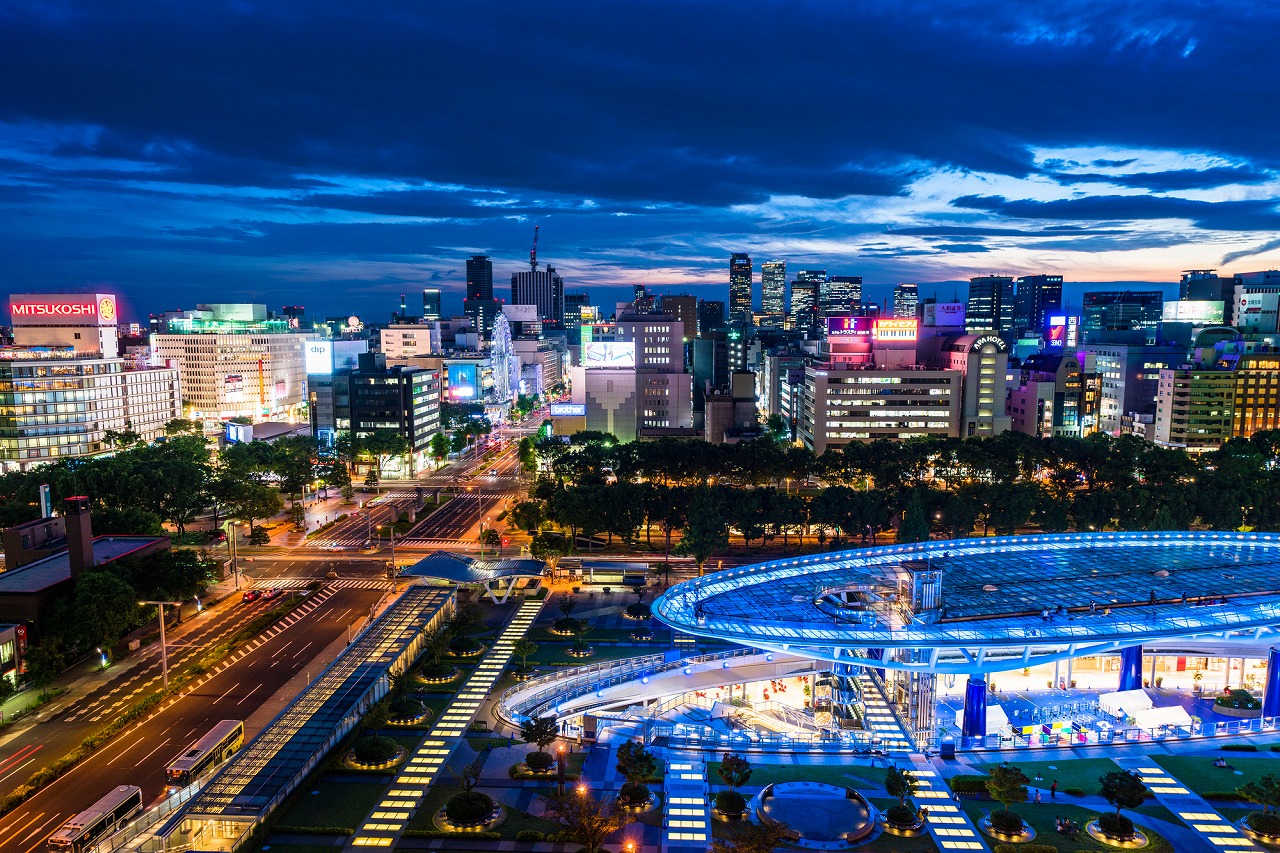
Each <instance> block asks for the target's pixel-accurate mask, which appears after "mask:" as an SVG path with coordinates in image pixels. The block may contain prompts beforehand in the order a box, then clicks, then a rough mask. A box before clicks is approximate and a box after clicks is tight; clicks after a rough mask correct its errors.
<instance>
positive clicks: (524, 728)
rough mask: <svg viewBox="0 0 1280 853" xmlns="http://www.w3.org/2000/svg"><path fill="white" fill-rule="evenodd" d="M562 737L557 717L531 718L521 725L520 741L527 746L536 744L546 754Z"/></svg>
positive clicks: (550, 715)
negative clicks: (547, 749)
mask: <svg viewBox="0 0 1280 853" xmlns="http://www.w3.org/2000/svg"><path fill="white" fill-rule="evenodd" d="M559 736H560V728H559V726H558V725H557V724H556V718H555V715H552V714H549V715H547V716H545V717H530V718H529V719H527V720H525V721H524V722H523V723H521V724H520V739H521V740H523V741H524V742H525V743H527V744H536V745H537V747H538V749H539V750H541V751H543V752H545V751H546V748H547V747H548V746H550V745H551V744H552V743H554V742H555V739H556V738H557V737H559Z"/></svg>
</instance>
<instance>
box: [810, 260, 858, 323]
mask: <svg viewBox="0 0 1280 853" xmlns="http://www.w3.org/2000/svg"><path fill="white" fill-rule="evenodd" d="M812 272H813V274H814V279H813V280H814V281H820V282H821V283H822V290H821V296H820V303H819V306H818V307H819V308H821V309H822V313H823V314H848V313H850V312H854V313H857V309H858V306H859V305H861V304H862V276H860V275H833V276H831V277H830V278H827V271H826V270H813V271H812ZM804 274H805V271H804V270H802V271H801V272H800V277H801V278H804ZM817 276H821V278H820V279H819V278H817Z"/></svg>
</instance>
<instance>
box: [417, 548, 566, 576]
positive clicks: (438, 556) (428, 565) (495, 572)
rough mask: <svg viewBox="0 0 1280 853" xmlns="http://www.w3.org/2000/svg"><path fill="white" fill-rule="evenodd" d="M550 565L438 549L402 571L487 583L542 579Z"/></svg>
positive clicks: (541, 562)
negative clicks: (495, 558)
mask: <svg viewBox="0 0 1280 853" xmlns="http://www.w3.org/2000/svg"><path fill="white" fill-rule="evenodd" d="M546 568H547V564H546V563H544V562H543V561H542V560H476V559H473V558H471V557H466V556H463V555H462V554H454V553H451V552H449V551H436V552H435V553H434V554H431V555H430V556H427V557H424V558H423V559H421V560H419V561H418V562H416V563H414V564H413V565H412V566H408V567H406V568H405V569H404V570H402V571H401V572H400V574H401V575H402V576H405V577H420V578H438V579H440V580H447V581H452V582H453V583H487V582H489V581H492V580H498V579H500V578H540V577H542V573H543V571H545V570H546Z"/></svg>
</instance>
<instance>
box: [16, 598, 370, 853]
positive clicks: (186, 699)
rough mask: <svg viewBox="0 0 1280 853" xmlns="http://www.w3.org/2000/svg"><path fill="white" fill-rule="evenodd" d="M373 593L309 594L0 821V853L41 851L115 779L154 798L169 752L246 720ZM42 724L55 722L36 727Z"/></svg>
mask: <svg viewBox="0 0 1280 853" xmlns="http://www.w3.org/2000/svg"><path fill="white" fill-rule="evenodd" d="M381 595H382V592H381V591H379V590H375V589H353V588H340V589H330V590H322V591H321V592H318V593H313V594H312V596H314V597H315V598H317V599H318V598H321V597H324V599H325V600H324V601H323V602H322V603H321V604H320V605H318V606H316V607H314V608H313V609H311V610H310V611H309V612H308V613H307V614H306V615H305V616H303V617H302V618H300V619H297V620H296V621H295V622H293V624H291V625H287V626H284V625H283V623H278V626H277V627H280V630H279V631H278V632H276V633H275V634H274V635H273V636H270V637H269V638H267V639H265V640H264V641H263V642H261V644H260V645H258V646H257V647H256V648H254V649H252V650H251V651H248V652H246V653H244V654H243V655H242V656H241V655H234V656H232V657H231V658H230V659H229V660H228V664H227V666H226V668H225V669H223V670H221V671H220V672H217V673H216V674H214V675H213V676H212V677H211V678H209V679H208V680H207V681H205V682H204V683H203V684H201V685H200V686H198V687H196V688H194V689H193V690H191V691H189V692H187V693H185V694H183V696H182V697H181V698H180V699H179V700H178V701H176V702H174V703H172V704H171V705H169V706H168V707H165V708H164V709H162V710H161V711H159V712H158V713H157V714H155V715H153V716H152V717H149V718H148V719H146V720H144V721H143V722H141V723H140V724H138V725H136V726H134V727H132V728H130V729H128V730H127V731H125V732H123V733H121V734H120V735H118V736H117V737H116V738H115V739H113V740H112V741H111V742H110V743H108V744H106V745H105V746H103V747H101V748H99V749H98V750H97V751H96V752H95V753H94V754H93V755H91V756H90V757H89V758H87V759H85V760H84V761H83V762H81V763H80V764H79V765H77V766H76V767H75V768H74V769H72V770H71V771H70V772H69V773H67V775H65V776H63V777H62V778H61V779H58V780H57V781H55V782H53V783H52V784H51V785H49V786H48V787H47V788H45V789H43V790H42V791H40V792H39V793H37V794H36V795H35V796H34V797H32V798H31V799H30V800H28V801H27V802H25V803H23V804H22V805H21V806H20V807H18V808H17V809H15V810H14V811H13V812H11V813H10V814H8V815H6V816H5V817H4V818H2V819H0V852H2V853H34V851H35V850H37V849H43V847H44V841H45V839H46V838H48V837H49V835H50V834H51V833H53V832H54V831H55V830H56V829H57V828H58V827H59V826H61V825H62V824H63V823H64V822H65V821H66V820H67V819H68V818H69V817H71V816H72V815H75V814H78V813H79V812H80V811H83V810H84V809H85V808H86V807H88V806H90V805H92V804H93V803H94V802H95V801H96V800H97V799H98V798H99V797H101V796H103V795H104V794H105V793H106V792H107V791H109V790H110V789H111V788H113V787H115V786H117V785H138V786H139V787H141V788H142V791H143V797H144V800H145V801H146V802H147V803H148V804H150V803H151V802H153V801H155V800H156V799H157V798H159V797H161V796H162V795H163V794H164V770H165V767H166V766H167V765H168V763H169V762H170V761H171V760H172V759H173V758H174V756H176V755H177V754H178V753H179V752H180V751H181V750H182V749H183V748H185V747H186V746H187V745H188V744H190V743H191V742H192V741H194V740H196V739H197V738H199V737H200V736H201V735H203V734H204V733H205V732H207V731H208V730H209V729H211V728H212V727H213V726H214V724H215V723H217V722H218V721H219V720H243V719H246V718H248V717H249V716H250V715H251V714H252V713H253V712H254V711H255V710H256V709H257V708H258V707H259V706H260V705H261V703H262V702H263V701H265V700H266V699H267V698H268V697H270V696H271V695H272V694H273V693H274V692H275V691H276V690H278V689H279V688H280V687H282V686H283V685H284V684H285V683H286V682H288V681H289V679H291V678H292V677H293V676H294V675H296V674H297V673H299V672H301V671H303V668H304V667H306V666H307V665H308V664H309V663H310V662H311V660H312V659H313V658H314V657H315V656H316V655H317V654H319V653H320V652H321V651H323V650H324V649H325V647H327V646H328V645H329V644H330V643H332V642H333V641H334V640H336V639H337V638H339V637H341V636H342V635H343V633H344V632H346V631H347V629H348V626H349V625H350V624H351V623H353V622H355V621H356V620H357V619H359V618H360V617H362V616H364V615H366V614H367V613H368V612H369V609H370V608H371V607H372V606H373V605H374V604H375V603H377V601H378V599H379V598H380V597H381ZM304 602H305V599H304ZM300 606H301V607H306V606H307V605H306V604H305V603H303V604H301V605H300ZM286 621H287V620H286ZM272 630H274V629H269V630H268V632H267V633H268V634H270V633H271V631H272ZM264 636H265V635H264ZM251 645H252V644H251ZM45 728H48V729H57V728H60V726H57V725H56V724H55V725H53V726H37V727H36V729H37V730H40V729H45ZM256 733H257V732H256V731H252V730H248V729H246V731H245V736H246V738H252V737H253V736H254V735H255V734H256ZM9 760H12V756H10V757H9ZM24 775H25V774H24Z"/></svg>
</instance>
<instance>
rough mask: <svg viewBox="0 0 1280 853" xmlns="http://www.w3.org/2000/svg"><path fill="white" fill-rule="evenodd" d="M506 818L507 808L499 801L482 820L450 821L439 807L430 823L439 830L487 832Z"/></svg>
mask: <svg viewBox="0 0 1280 853" xmlns="http://www.w3.org/2000/svg"><path fill="white" fill-rule="evenodd" d="M506 818H507V810H506V809H505V808H503V807H502V804H501V803H498V802H494V804H493V811H492V812H491V813H490V814H489V817H487V818H485V819H484V820H482V821H477V822H474V823H465V824H456V823H450V822H449V817H448V816H447V815H446V814H445V813H444V809H441V810H440V811H438V812H436V815H435V817H434V818H433V819H432V823H434V824H435V825H436V829H438V830H440V831H441V832H487V831H489V830H490V829H493V828H494V827H495V826H497V825H498V824H500V823H502V822H503V821H504V820H506Z"/></svg>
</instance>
